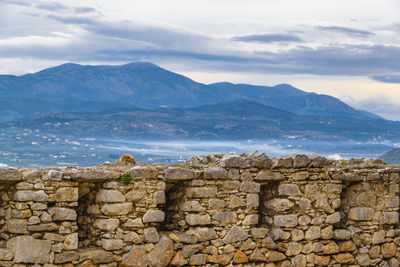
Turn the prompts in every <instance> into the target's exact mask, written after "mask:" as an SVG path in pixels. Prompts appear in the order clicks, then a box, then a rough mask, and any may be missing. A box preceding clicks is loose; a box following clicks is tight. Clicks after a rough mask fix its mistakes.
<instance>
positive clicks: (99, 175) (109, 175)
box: [69, 169, 120, 182]
mask: <svg viewBox="0 0 400 267" xmlns="http://www.w3.org/2000/svg"><path fill="white" fill-rule="evenodd" d="M69 175H70V177H71V179H74V180H77V181H87V182H91V181H93V182H95V181H106V180H116V179H119V177H120V174H119V172H114V171H108V170H96V169H81V170H73V171H72V172H71V173H70V174H69Z"/></svg>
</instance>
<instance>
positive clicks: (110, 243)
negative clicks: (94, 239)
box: [101, 239, 124, 250]
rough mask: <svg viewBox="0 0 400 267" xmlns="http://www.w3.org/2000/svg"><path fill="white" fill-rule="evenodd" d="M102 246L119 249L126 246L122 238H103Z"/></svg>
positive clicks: (108, 248) (106, 248) (107, 248)
mask: <svg viewBox="0 0 400 267" xmlns="http://www.w3.org/2000/svg"><path fill="white" fill-rule="evenodd" d="M101 246H102V247H103V248H104V249H105V250H119V249H122V248H123V246H124V241H123V240H122V239H102V240H101Z"/></svg>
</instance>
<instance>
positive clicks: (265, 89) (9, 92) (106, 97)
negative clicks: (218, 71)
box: [0, 62, 381, 121]
mask: <svg viewBox="0 0 400 267" xmlns="http://www.w3.org/2000/svg"><path fill="white" fill-rule="evenodd" d="M0 98H1V99H0V100H1V101H2V103H5V104H4V105H3V107H1V108H0V121H5V120H10V119H18V118H21V117H24V116H26V115H30V114H32V113H34V112H74V111H100V110H106V109H110V108H114V107H129V106H130V107H138V108H145V109H155V108H160V107H171V108H190V107H198V106H201V105H207V104H216V103H220V102H223V101H232V100H236V99H248V100H255V101H257V102H259V103H260V104H264V105H267V106H270V107H275V108H279V109H281V110H285V111H288V112H292V113H295V114H299V115H317V116H331V117H337V116H346V117H351V118H357V119H381V118H380V117H378V116H377V115H374V114H371V113H368V112H365V111H360V110H356V109H354V108H352V107H350V106H349V105H347V104H345V103H343V102H342V101H340V100H339V99H337V98H334V97H331V96H327V95H319V94H315V93H307V92H304V91H301V90H299V89H297V88H294V87H292V86H291V85H288V84H281V85H276V86H272V87H270V86H254V85H247V84H231V83H214V84H210V85H206V84H202V83H198V82H195V81H193V80H191V79H189V78H187V77H185V76H183V75H180V74H177V73H174V72H171V71H168V70H165V69H163V68H161V67H159V66H157V65H155V64H152V63H146V62H138V63H130V64H126V65H121V66H86V65H78V64H72V63H68V64H63V65H60V66H57V67H53V68H49V69H45V70H42V71H39V72H36V73H33V74H26V75H22V76H14V75H0ZM16 99H18V100H17V101H16ZM35 101H36V102H37V103H39V102H40V104H35ZM38 101H39V102H38ZM22 107H26V109H25V108H22Z"/></svg>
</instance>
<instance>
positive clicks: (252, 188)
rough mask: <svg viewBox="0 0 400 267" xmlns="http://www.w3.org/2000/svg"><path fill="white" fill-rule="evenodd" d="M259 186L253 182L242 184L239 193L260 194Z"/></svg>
mask: <svg viewBox="0 0 400 267" xmlns="http://www.w3.org/2000/svg"><path fill="white" fill-rule="evenodd" d="M260 188H261V186H260V184H259V183H255V182H242V184H241V185H240V189H239V190H240V192H245V193H259V192H260Z"/></svg>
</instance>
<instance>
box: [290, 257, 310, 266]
mask: <svg viewBox="0 0 400 267" xmlns="http://www.w3.org/2000/svg"><path fill="white" fill-rule="evenodd" d="M291 266H296V267H306V266H307V258H306V256H305V255H303V254H301V255H297V256H295V257H293V258H292V265H291Z"/></svg>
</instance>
